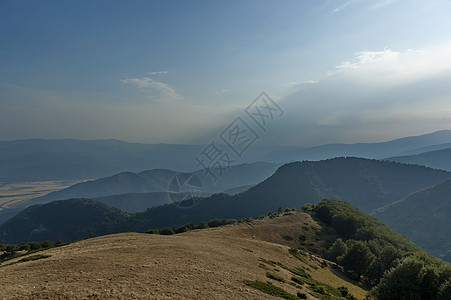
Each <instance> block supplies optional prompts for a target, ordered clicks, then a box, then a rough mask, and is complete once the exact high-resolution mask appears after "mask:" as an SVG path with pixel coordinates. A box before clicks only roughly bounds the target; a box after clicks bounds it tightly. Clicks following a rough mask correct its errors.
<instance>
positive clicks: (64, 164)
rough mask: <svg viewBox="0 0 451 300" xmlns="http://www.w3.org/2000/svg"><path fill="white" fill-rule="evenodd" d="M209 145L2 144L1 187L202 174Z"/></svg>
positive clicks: (253, 157) (258, 152)
mask: <svg viewBox="0 0 451 300" xmlns="http://www.w3.org/2000/svg"><path fill="white" fill-rule="evenodd" d="M204 148H205V145H182V144H180V145H176V144H138V143H127V142H123V141H119V140H89V141H86V140H73V139H61V140H44V139H30V140H16V141H0V182H25V181H44V180H80V179H92V178H99V177H105V176H111V175H113V174H117V173H121V172H125V171H129V172H142V171H144V170H150V169H171V170H178V171H180V172H192V171H195V170H198V169H199V168H200V167H199V166H198V162H197V161H196V160H195V157H196V156H199V154H200V153H201V151H202V150H203V149H204ZM291 148H292V147H284V146H260V145H255V146H254V147H252V149H249V151H248V153H246V154H245V155H244V156H243V157H242V158H241V159H240V160H239V161H236V162H234V163H233V164H234V165H236V164H240V163H246V162H256V161H260V160H259V159H258V158H261V157H263V156H265V155H267V154H268V153H270V152H272V151H275V150H279V149H291Z"/></svg>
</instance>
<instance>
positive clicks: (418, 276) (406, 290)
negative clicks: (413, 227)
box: [370, 256, 441, 300]
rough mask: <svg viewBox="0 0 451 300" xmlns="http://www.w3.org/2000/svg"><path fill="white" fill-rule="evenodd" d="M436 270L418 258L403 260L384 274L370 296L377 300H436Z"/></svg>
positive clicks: (438, 285) (438, 286)
mask: <svg viewBox="0 0 451 300" xmlns="http://www.w3.org/2000/svg"><path fill="white" fill-rule="evenodd" d="M440 283H441V282H440V280H439V274H438V272H437V270H435V269H434V267H433V266H431V265H429V264H428V265H425V263H424V262H423V261H422V260H420V259H419V258H418V257H415V256H410V257H407V258H405V259H404V260H403V261H402V262H401V263H400V264H399V265H398V266H397V267H396V268H393V269H391V270H390V271H389V272H386V273H385V274H384V276H383V277H382V279H381V281H380V283H379V285H377V286H376V287H375V288H373V289H372V290H371V293H370V295H371V296H373V297H376V298H377V299H382V300H383V299H412V300H413V299H418V300H419V299H437V296H438V295H439V293H440V289H441V287H440Z"/></svg>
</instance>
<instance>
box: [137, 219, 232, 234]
mask: <svg viewBox="0 0 451 300" xmlns="http://www.w3.org/2000/svg"><path fill="white" fill-rule="evenodd" d="M237 223H238V221H237V220H235V219H214V220H211V221H208V222H202V223H199V225H196V223H189V224H185V225H182V226H180V227H179V226H173V227H165V228H162V229H151V230H147V231H146V232H145V233H149V234H161V235H172V234H176V233H182V232H187V231H190V230H194V229H206V228H214V227H219V226H225V225H231V224H237Z"/></svg>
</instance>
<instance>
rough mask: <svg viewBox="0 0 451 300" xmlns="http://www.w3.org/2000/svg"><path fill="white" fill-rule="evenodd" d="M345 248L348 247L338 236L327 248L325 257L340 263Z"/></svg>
mask: <svg viewBox="0 0 451 300" xmlns="http://www.w3.org/2000/svg"><path fill="white" fill-rule="evenodd" d="M347 249H348V247H347V246H346V244H345V243H344V242H343V240H342V239H341V238H338V239H336V240H335V242H334V243H333V244H332V246H330V247H329V249H328V250H327V252H326V257H327V259H330V260H332V261H334V262H336V263H340V261H341V259H342V258H343V255H345V254H346V251H347Z"/></svg>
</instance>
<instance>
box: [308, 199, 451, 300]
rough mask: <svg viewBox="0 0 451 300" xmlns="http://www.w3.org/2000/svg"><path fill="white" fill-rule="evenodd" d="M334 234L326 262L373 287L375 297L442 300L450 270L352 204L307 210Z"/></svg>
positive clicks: (326, 203) (325, 202) (337, 203)
mask: <svg viewBox="0 0 451 300" xmlns="http://www.w3.org/2000/svg"><path fill="white" fill-rule="evenodd" d="M310 211H311V212H312V213H313V214H314V215H315V216H316V217H317V218H318V219H320V220H321V221H323V222H324V223H325V224H327V225H328V226H330V227H331V228H332V229H334V230H335V231H336V232H337V233H338V235H339V236H340V237H339V238H337V239H336V240H335V241H334V242H333V244H332V245H331V246H330V247H329V248H328V249H327V251H326V253H325V256H326V258H328V259H330V260H332V261H334V262H336V263H338V264H340V265H341V266H343V268H344V270H345V272H346V273H347V274H349V275H350V276H351V277H353V278H354V279H356V280H360V281H362V282H365V283H367V284H370V285H371V286H374V288H373V289H372V291H371V293H370V297H374V298H377V299H444V298H443V297H445V296H446V295H449V291H450V289H451V287H450V279H451V266H450V264H447V263H445V262H443V261H441V260H439V259H436V258H433V257H432V256H430V255H429V254H427V253H426V252H424V251H423V250H422V249H421V248H420V247H418V246H416V245H415V244H413V243H411V242H410V241H409V240H408V239H407V238H406V237H405V236H402V235H400V234H399V233H397V232H396V231H394V230H392V229H390V228H389V227H388V226H387V225H385V224H383V223H381V222H379V221H378V220H376V219H375V218H373V217H370V216H368V215H366V214H364V213H362V212H360V211H359V210H358V209H357V208H355V207H354V206H352V205H351V204H349V203H347V202H344V201H338V200H330V199H328V200H323V201H321V202H320V203H319V204H318V205H317V206H315V207H313V208H312V209H311V210H310Z"/></svg>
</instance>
